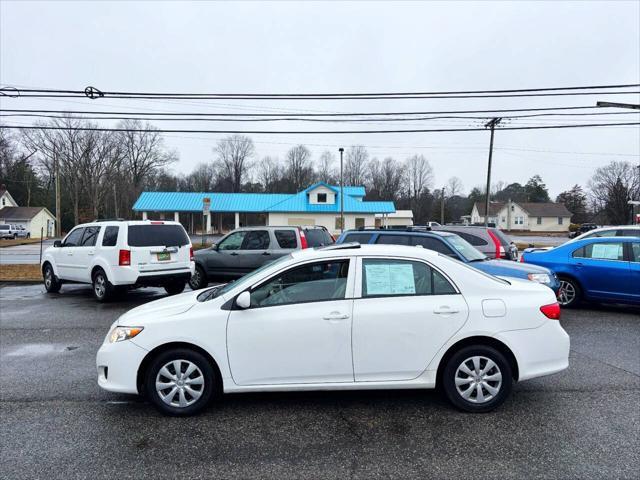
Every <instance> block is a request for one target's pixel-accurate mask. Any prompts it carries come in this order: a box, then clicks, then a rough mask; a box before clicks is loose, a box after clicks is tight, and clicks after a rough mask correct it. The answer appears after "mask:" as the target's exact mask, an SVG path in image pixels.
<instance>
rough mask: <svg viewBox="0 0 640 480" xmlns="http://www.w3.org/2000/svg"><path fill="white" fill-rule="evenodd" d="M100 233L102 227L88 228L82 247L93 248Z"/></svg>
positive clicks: (83, 237)
mask: <svg viewBox="0 0 640 480" xmlns="http://www.w3.org/2000/svg"><path fill="white" fill-rule="evenodd" d="M98 233H100V227H87V228H85V229H84V235H83V236H82V240H81V241H80V245H79V246H81V247H93V246H94V245H95V244H96V240H97V239H98Z"/></svg>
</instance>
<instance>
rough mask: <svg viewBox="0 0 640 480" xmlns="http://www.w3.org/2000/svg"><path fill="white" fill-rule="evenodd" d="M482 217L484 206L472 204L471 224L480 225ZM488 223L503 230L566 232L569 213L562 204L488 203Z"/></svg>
mask: <svg viewBox="0 0 640 480" xmlns="http://www.w3.org/2000/svg"><path fill="white" fill-rule="evenodd" d="M484 217H485V204H484V203H479V202H476V203H474V204H473V209H472V210H471V223H472V224H482V223H484ZM489 223H495V225H496V226H497V227H498V228H500V229H503V230H523V231H531V232H568V231H569V224H570V223H571V212H570V211H569V210H567V207H565V206H564V204H562V203H553V202H547V203H530V202H526V203H525V202H517V203H516V202H490V203H489Z"/></svg>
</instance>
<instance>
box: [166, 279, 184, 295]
mask: <svg viewBox="0 0 640 480" xmlns="http://www.w3.org/2000/svg"><path fill="white" fill-rule="evenodd" d="M186 286H187V282H171V283H167V284H166V285H165V286H164V289H165V291H166V292H167V293H168V294H169V295H178V294H179V293H182V292H184V287H186Z"/></svg>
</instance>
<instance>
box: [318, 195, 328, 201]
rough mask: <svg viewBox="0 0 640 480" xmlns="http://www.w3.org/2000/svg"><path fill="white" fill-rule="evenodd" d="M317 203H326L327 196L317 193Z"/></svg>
mask: <svg viewBox="0 0 640 480" xmlns="http://www.w3.org/2000/svg"><path fill="white" fill-rule="evenodd" d="M318 203H327V194H326V193H319V194H318Z"/></svg>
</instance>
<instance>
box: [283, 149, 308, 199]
mask: <svg viewBox="0 0 640 480" xmlns="http://www.w3.org/2000/svg"><path fill="white" fill-rule="evenodd" d="M287 177H288V180H289V182H290V184H291V188H292V189H293V190H294V191H296V192H297V191H300V190H302V189H303V188H305V187H308V186H309V185H310V184H311V183H312V182H313V167H312V166H311V152H310V151H309V149H308V148H307V147H305V146H304V145H298V146H296V147H293V148H291V149H290V150H289V151H288V152H287Z"/></svg>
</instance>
